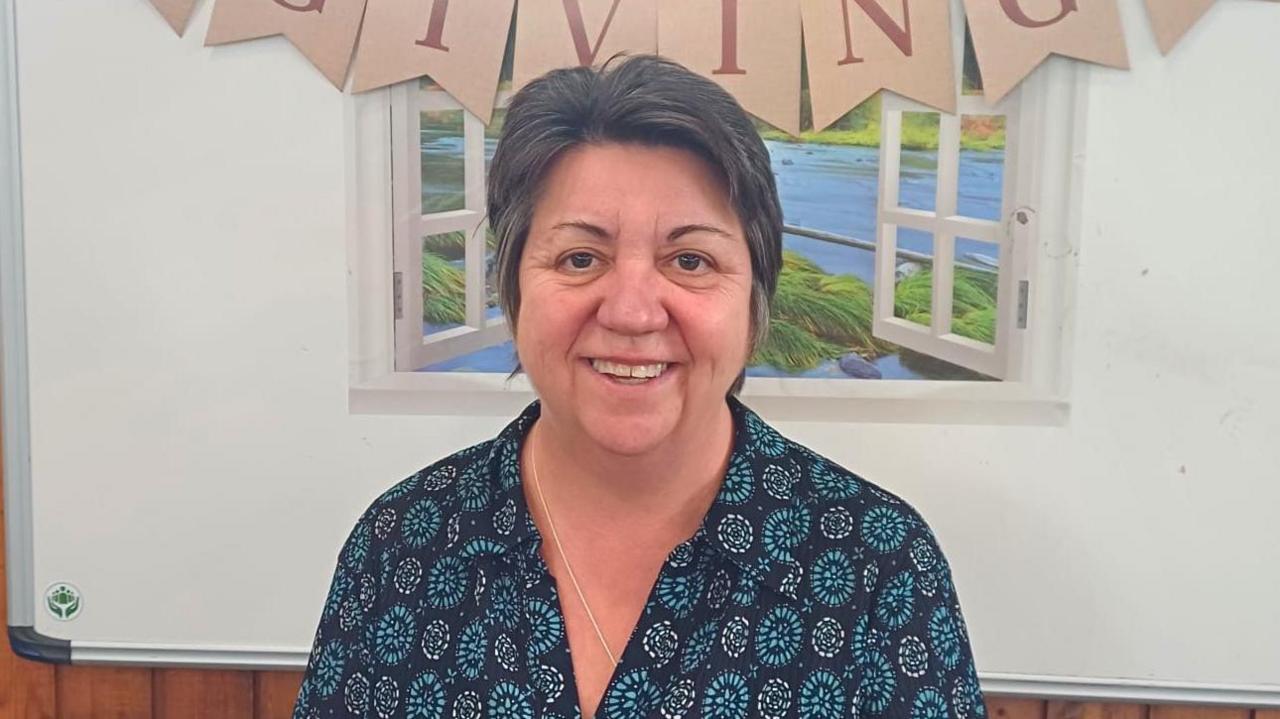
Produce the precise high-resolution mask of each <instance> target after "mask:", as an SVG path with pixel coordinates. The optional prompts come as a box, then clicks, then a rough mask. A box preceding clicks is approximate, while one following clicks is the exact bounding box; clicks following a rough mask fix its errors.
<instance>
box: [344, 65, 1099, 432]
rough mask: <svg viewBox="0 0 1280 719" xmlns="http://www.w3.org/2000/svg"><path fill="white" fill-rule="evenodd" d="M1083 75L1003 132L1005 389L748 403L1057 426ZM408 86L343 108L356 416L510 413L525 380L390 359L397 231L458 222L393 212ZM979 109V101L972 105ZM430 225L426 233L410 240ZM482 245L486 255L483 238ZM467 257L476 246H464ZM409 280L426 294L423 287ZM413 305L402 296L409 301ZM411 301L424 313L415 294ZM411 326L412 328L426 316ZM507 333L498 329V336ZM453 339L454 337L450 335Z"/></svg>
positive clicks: (802, 395) (759, 390)
mask: <svg viewBox="0 0 1280 719" xmlns="http://www.w3.org/2000/svg"><path fill="white" fill-rule="evenodd" d="M1087 73H1088V70H1087V68H1086V67H1082V66H1078V65H1076V64H1075V63H1071V62H1070V61H1067V60H1064V59H1060V58H1052V59H1050V60H1049V61H1048V62H1047V63H1046V64H1045V66H1043V67H1041V68H1040V69H1038V70H1037V71H1036V72H1035V73H1034V74H1033V75H1032V76H1031V77H1030V78H1028V79H1027V80H1026V81H1024V83H1023V84H1022V86H1021V88H1020V90H1019V93H1020V97H1019V99H1018V122H1017V126H1016V127H1010V128H1008V130H1007V135H1006V140H1007V142H1008V143H1010V144H1012V145H1013V146H1015V147H1017V148H1019V151H1018V152H1017V157H1016V159H1014V158H1011V157H1008V156H1007V158H1006V172H1007V176H1016V177H1017V178H1019V181H1017V182H1009V181H1006V183H1005V194H1006V200H1005V203H1004V204H1005V207H1006V208H1016V209H1017V211H1018V214H1019V216H1020V218H1022V219H1024V220H1025V224H1024V223H1023V222H1021V221H1019V222H1017V223H1013V224H1010V225H1008V226H1009V228H1010V231H1011V233H1012V234H1011V236H1010V238H1009V239H1008V240H1006V241H1007V242H1009V243H1012V246H1013V247H1016V248H1017V251H1014V252H1007V251H1003V249H1002V254H1001V257H1000V262H1001V265H1002V266H1004V265H1008V266H1009V267H1010V268H1011V273H1012V274H1010V275H1009V277H1008V278H1002V280H1001V282H1002V286H1001V289H1000V294H1001V296H1002V298H1009V297H1017V296H1018V295H1019V293H1018V291H1017V290H1016V289H1015V290H1008V289H1007V287H1006V285H1007V284H1008V283H1009V282H1011V281H1012V279H1010V278H1017V279H1018V281H1026V282H1027V284H1028V292H1027V295H1026V307H1025V312H1026V316H1027V327H1026V329H1023V330H1017V331H1016V332H1017V333H1018V334H1020V337H1019V340H1018V344H1017V350H1016V352H1011V353H1010V354H1009V355H1008V357H1009V359H1008V362H1007V367H1006V371H1005V372H1004V375H1005V377H1006V378H1007V379H1006V381H1002V382H968V381H963V382H961V381H937V380H853V379H809V378H772V377H748V378H747V381H746V385H745V387H744V390H743V393H742V396H743V398H744V399H745V400H746V401H748V402H749V403H750V404H752V406H754V407H756V408H757V409H759V410H761V411H763V412H766V413H768V415H769V416H770V417H771V418H773V419H782V420H830V419H838V420H841V421H878V422H885V421H887V422H922V423H958V424H965V423H969V424H1042V425H1044V424H1047V425H1056V424H1061V423H1063V422H1064V421H1065V420H1066V418H1067V417H1068V414H1069V407H1068V405H1067V403H1066V401H1065V398H1066V397H1067V393H1068V390H1069V386H1068V381H1069V359H1070V350H1071V337H1072V334H1073V318H1072V314H1071V312H1070V308H1071V306H1072V304H1073V297H1074V281H1075V262H1076V260H1075V258H1076V256H1077V255H1078V251H1077V242H1078V238H1079V236H1080V229H1079V226H1078V221H1079V220H1078V218H1079V207H1080V194H1081V193H1080V183H1081V177H1082V167H1081V163H1082V160H1083V158H1084V151H1085V148H1084V122H1083V120H1084V116H1085V115H1084V113H1085V97H1086V90H1087V78H1088V74H1087ZM413 85H414V86H416V83H413ZM402 90H403V88H389V89H382V90H377V91H373V92H369V93H364V94H361V95H353V96H349V97H348V98H347V99H346V103H347V106H346V109H347V130H348V143H347V177H348V186H347V196H348V208H349V212H348V217H349V227H348V261H349V280H350V283H349V314H348V320H349V332H348V338H349V343H350V354H349V356H350V362H349V387H350V391H349V407H350V409H351V411H352V412H353V413H355V414H427V415H440V414H446V415H449V414H453V415H480V416H484V415H500V416H508V415H510V414H512V413H514V412H516V411H518V410H519V409H520V408H521V407H523V405H524V404H525V403H527V402H528V401H530V400H531V399H532V398H533V396H534V395H533V389H532V386H531V385H530V384H529V382H528V380H527V378H526V377H524V376H523V375H520V376H517V377H515V378H512V379H508V378H507V376H506V375H505V374H502V373H473V372H412V371H403V370H401V369H397V365H398V364H399V366H401V367H405V366H409V365H412V364H413V363H414V362H416V361H417V360H416V359H409V360H407V362H408V364H405V362H397V357H396V332H397V327H396V322H395V320H394V319H393V316H394V301H393V294H394V293H393V289H394V287H393V282H394V280H393V275H394V272H396V271H397V269H396V268H397V267H400V268H402V269H400V270H398V271H408V270H409V269H411V268H413V267H420V265H413V261H412V260H408V261H406V259H405V258H403V257H401V258H397V257H396V256H395V253H394V252H393V242H392V239H391V238H392V236H393V234H395V232H396V231H397V230H396V227H397V226H399V227H400V229H399V232H402V233H408V234H407V235H404V236H408V237H418V238H419V241H418V242H417V243H415V244H417V246H418V247H419V248H420V238H421V237H422V236H423V234H431V233H432V232H435V231H437V230H436V229H435V228H436V227H451V226H452V225H449V224H447V222H448V220H447V218H434V219H439V220H441V224H439V225H434V224H432V225H428V224H426V222H428V221H431V220H422V219H419V220H418V222H419V223H421V224H419V225H417V226H414V225H413V223H414V221H413V220H412V219H410V218H409V217H407V216H406V217H399V216H397V215H396V213H395V211H394V207H395V202H394V199H393V182H392V178H393V175H394V174H395V172H399V173H403V176H405V177H409V178H412V177H416V176H417V170H418V168H417V165H416V162H417V158H416V157H412V158H409V159H408V160H407V161H406V158H398V159H395V160H393V158H392V157H391V150H390V148H391V145H392V142H391V137H392V133H393V132H399V131H403V130H404V124H405V123H404V120H403V118H402V119H401V121H399V124H397V121H396V120H395V119H394V116H395V111H396V110H395V108H396V107H398V106H399V107H402V106H403V105H399V104H398V100H397V98H396V93H397V92H401V91H402ZM886 100H889V96H888V95H887V94H886ZM897 102H899V100H898V99H893V100H889V103H890V107H896V108H899V109H901V108H903V107H911V106H907V105H897V104H895V103H897ZM962 102H965V103H966V104H963V105H962V107H961V111H962V112H964V113H965V114H986V115H990V114H998V113H996V112H993V110H992V109H991V108H989V107H987V106H986V105H985V103H983V101H982V100H981V99H980V98H969V99H967V100H964V101H962ZM975 102H976V103H979V105H977V106H975V105H974V103H975ZM415 126H416V125H415ZM481 137H482V135H481ZM415 140H416V138H415ZM481 141H482V140H481ZM482 157H483V155H482V154H481V158H482ZM396 162H408V163H409V164H407V165H406V166H402V167H401V168H400V169H399V170H398V171H397V170H395V169H394V168H393V165H394V164H395V163H396ZM481 162H483V160H482V159H481ZM1011 163H1016V166H1014V164H1011ZM410 170H413V171H410ZM482 171H483V170H482ZM468 189H470V188H468ZM418 196H420V193H419V195H418ZM419 208H420V205H419ZM482 208H483V198H482V197H481V198H479V200H478V201H476V202H472V201H471V200H469V201H468V204H467V209H466V210H465V212H468V213H477V214H472V215H468V217H469V218H471V219H473V220H478V218H479V216H480V215H482V214H483V209H482ZM419 211H420V210H419ZM420 218H421V216H420ZM428 228H430V229H428ZM424 229H428V231H427V232H426V233H421V234H416V233H420V232H421V230H424ZM967 236H972V235H967ZM476 237H478V238H479V239H478V240H477V241H476V242H477V243H478V249H479V251H480V253H481V256H483V237H484V235H483V229H481V231H480V232H479V233H477V234H476ZM974 239H983V237H974ZM400 244H401V246H403V245H404V244H405V243H400ZM1002 248H1003V246H1002ZM468 251H469V252H471V251H473V250H472V248H471V246H470V245H468ZM419 259H420V258H419ZM482 264H483V263H481V265H482ZM1015 267H1016V269H1013V268H1015ZM1002 269H1003V267H1002ZM418 271H420V269H419V270H418ZM407 276H409V277H413V278H417V277H418V275H417V274H411V275H407ZM482 282H483V280H481V281H480V283H479V284H478V285H477V284H476V283H469V284H468V287H469V288H470V287H474V286H483V285H482ZM404 284H415V283H412V282H410V283H404ZM416 284H418V285H419V292H420V283H416ZM880 284H883V283H880ZM890 286H891V285H890ZM935 292H936V290H935ZM412 301H413V300H412V299H406V300H405V302H406V304H408V303H410V302H412ZM417 301H418V306H420V304H421V297H420V295H418V299H417ZM469 302H470V300H469ZM1002 302H1004V300H1003V299H1002ZM482 304H483V303H481V307H482ZM470 307H471V305H470V304H469V308H470ZM409 308H412V309H416V307H414V306H413V305H408V307H407V308H405V309H406V310H407V309H409ZM481 311H483V310H481ZM404 314H407V315H408V314H415V315H418V316H420V314H421V313H420V312H416V313H411V312H408V311H406V312H404ZM935 314H937V313H935ZM945 314H948V315H949V313H945ZM1002 317H1003V311H1002ZM469 319H474V317H469ZM481 319H482V317H481ZM1003 321H1004V322H1007V321H1008V320H1003ZM418 324H419V329H418V331H419V333H420V332H421V328H420V324H421V322H420V320H419V323H418ZM485 329H488V328H485ZM459 330H460V331H459V332H458V334H457V336H459V337H473V338H474V339H475V341H477V342H478V343H479V344H477V348H478V347H479V346H484V345H487V344H489V342H488V341H484V340H482V338H483V337H484V335H483V334H480V333H481V332H483V331H484V330H482V329H480V328H478V327H477V326H476V325H475V324H472V323H471V322H468V324H467V328H466V330H470V331H465V330H463V328H459ZM400 331H402V332H403V331H405V330H403V329H401V330H400ZM495 331H496V330H495ZM502 331H503V332H505V331H506V330H505V327H503V328H502ZM441 334H443V333H441ZM1010 335H1011V331H1008V330H1006V328H1005V326H1004V325H1003V324H1002V325H1001V326H1000V327H999V328H998V329H997V336H998V337H1001V336H1003V337H1010ZM454 337H455V336H454V335H448V336H447V339H449V340H453V339H454ZM430 339H431V338H430V337H428V338H426V339H424V345H429V343H430ZM460 341H471V340H469V339H468V340H460ZM441 346H442V347H443V346H444V345H441ZM426 352H427V354H426V355H424V356H430V350H427V351H426ZM417 366H422V364H418V365H417Z"/></svg>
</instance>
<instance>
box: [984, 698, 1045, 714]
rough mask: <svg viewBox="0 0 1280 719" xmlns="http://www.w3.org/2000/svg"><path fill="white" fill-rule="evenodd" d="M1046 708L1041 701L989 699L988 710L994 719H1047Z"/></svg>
mask: <svg viewBox="0 0 1280 719" xmlns="http://www.w3.org/2000/svg"><path fill="white" fill-rule="evenodd" d="M1045 708H1046V707H1045V702H1044V701H1043V700H1041V699H1022V698H1017V699H1015V698H1013V697H997V696H988V697H987V710H988V712H989V715H990V716H991V717H994V719H1045Z"/></svg>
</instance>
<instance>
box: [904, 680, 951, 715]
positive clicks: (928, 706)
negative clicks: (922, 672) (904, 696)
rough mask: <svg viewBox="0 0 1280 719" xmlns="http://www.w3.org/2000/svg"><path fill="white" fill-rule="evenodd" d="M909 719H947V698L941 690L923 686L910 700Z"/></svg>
mask: <svg viewBox="0 0 1280 719" xmlns="http://www.w3.org/2000/svg"><path fill="white" fill-rule="evenodd" d="M911 719H947V700H946V697H943V696H942V692H940V691H938V690H937V689H934V688H933V687H925V688H924V689H921V690H920V691H919V692H918V693H917V694H916V698H915V701H913V702H911Z"/></svg>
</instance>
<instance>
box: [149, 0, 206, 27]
mask: <svg viewBox="0 0 1280 719" xmlns="http://www.w3.org/2000/svg"><path fill="white" fill-rule="evenodd" d="M151 4H152V5H154V6H155V8H156V10H157V11H159V13H160V17H163V18H164V21H165V22H167V23H169V27H171V28H173V31H174V32H176V33H178V34H179V35H181V34H182V33H184V32H186V29H187V21H189V20H190V19H191V11H192V10H195V9H196V0H151Z"/></svg>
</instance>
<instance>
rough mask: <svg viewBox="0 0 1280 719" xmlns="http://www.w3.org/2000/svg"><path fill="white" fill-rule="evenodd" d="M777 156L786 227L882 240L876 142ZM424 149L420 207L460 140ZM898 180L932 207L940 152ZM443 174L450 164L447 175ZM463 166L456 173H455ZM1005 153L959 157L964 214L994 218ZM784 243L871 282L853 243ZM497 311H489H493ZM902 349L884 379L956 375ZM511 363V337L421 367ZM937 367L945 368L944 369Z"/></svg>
mask: <svg viewBox="0 0 1280 719" xmlns="http://www.w3.org/2000/svg"><path fill="white" fill-rule="evenodd" d="M765 144H766V146H767V147H768V149H769V153H770V156H771V158H772V160H773V170H774V174H775V176H776V178H777V183H778V193H779V196H780V198H781V201H782V206H783V213H784V217H785V223H786V224H787V225H788V226H795V227H803V228H807V229H812V230H821V231H824V232H828V233H833V234H837V235H841V236H843V237H846V238H851V239H856V240H863V241H866V242H874V241H875V238H876V227H875V220H876V197H877V184H878V180H879V170H880V162H879V153H880V151H879V149H878V148H875V147H858V146H849V145H824V144H817V143H801V142H796V143H791V142H780V141H772V140H767V141H766V142H765ZM422 150H423V156H424V162H423V165H424V172H423V175H424V184H423V196H424V205H425V204H426V203H427V202H428V201H427V199H426V198H427V197H428V196H431V197H435V198H439V197H443V196H447V195H448V194H449V193H450V192H455V191H456V190H457V188H458V186H459V184H460V183H459V182H457V181H456V180H454V181H453V182H446V183H443V184H442V183H439V182H435V181H434V179H433V180H432V181H431V182H428V181H427V180H428V177H431V178H434V177H437V176H439V174H440V173H429V172H428V171H427V167H428V165H429V164H430V165H432V166H435V167H449V166H450V165H453V166H456V167H458V168H459V169H460V167H461V164H462V143H461V138H459V137H451V136H443V137H442V136H438V135H437V136H433V137H428V136H427V135H426V134H425V133H424V136H423V146H422ZM492 150H493V140H489V141H488V142H487V143H486V151H487V154H491V153H492ZM901 164H902V181H901V184H900V187H899V204H900V206H902V207H904V208H913V209H920V210H929V211H932V210H933V209H934V207H935V194H936V187H937V153H936V152H935V151H913V150H905V151H903V154H902V163H901ZM443 174H445V175H446V176H447V175H449V174H451V173H449V172H445V173H443ZM459 174H460V173H459ZM1003 174H1004V153H1003V151H998V150H997V151H981V150H963V151H961V155H960V164H959V197H958V198H957V204H958V211H959V214H960V215H963V216H966V217H973V218H977V219H985V220H992V221H998V220H999V219H1000V215H1001V211H1000V208H1001V194H1002V189H1003ZM783 245H784V248H785V249H787V250H794V251H796V252H798V253H800V254H802V255H804V256H805V257H806V258H808V259H809V260H811V261H813V262H814V263H816V264H817V265H818V267H819V268H821V270H822V272H824V273H827V274H830V275H853V276H855V277H857V278H859V279H861V280H862V281H864V282H866V283H867V284H868V285H872V286H874V285H873V282H874V277H873V272H874V259H875V255H874V252H871V251H867V250H862V249H858V248H853V247H847V246H842V245H837V244H832V243H829V242H824V241H821V240H817V239H812V238H807V237H799V236H795V235H791V234H788V235H785V236H784V238H783ZM932 245H933V242H932V237H931V236H929V235H928V234H927V233H922V232H916V231H911V230H905V229H903V230H899V232H898V246H899V249H905V250H912V251H915V252H920V253H922V254H926V255H932V254H933V246H932ZM998 254H999V253H998V249H997V247H996V246H994V245H991V244H988V243H984V242H977V241H974V240H968V239H964V238H958V239H957V244H956V259H957V261H958V262H962V263H964V262H968V263H972V264H977V265H983V266H995V265H997V264H998V262H999V260H1000V258H999V257H998ZM491 312H492V310H491ZM448 326H449V325H442V324H424V332H426V333H430V332H435V331H439V330H441V329H445V328H447V327H448ZM901 359H902V358H901V357H900V356H899V354H897V353H896V352H895V353H893V354H886V355H883V356H879V357H875V358H871V359H869V360H867V363H869V364H870V365H873V366H874V367H875V370H876V371H878V372H879V374H880V376H881V378H883V379H942V378H947V379H950V378H954V377H952V376H949V375H948V374H947V373H946V372H945V371H941V370H934V369H925V370H923V372H924V373H922V370H920V369H912V368H908V367H905V366H903V363H902V361H901ZM514 367H515V355H514V350H513V347H512V343H511V342H505V343H502V344H500V345H496V346H493V347H488V348H485V349H482V350H479V351H477V352H472V353H470V354H466V355H462V356H459V357H455V358H452V359H450V360H447V361H444V362H440V363H437V364H433V365H430V366H427V367H424V368H422V371H432V372H459V371H461V372H504V373H506V372H510V371H511V370H512V369H513V368H514ZM939 372H941V374H939ZM748 374H749V375H752V376H771V377H811V378H842V379H847V378H849V376H850V375H849V374H847V373H846V372H845V371H844V370H842V369H841V367H840V363H839V361H838V360H837V359H834V358H833V359H829V360H826V361H824V362H821V363H820V364H818V365H817V366H816V367H812V368H810V369H806V370H804V371H799V372H794V371H792V372H788V371H784V370H780V369H777V368H775V367H773V366H771V365H758V366H753V367H750V368H748Z"/></svg>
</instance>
